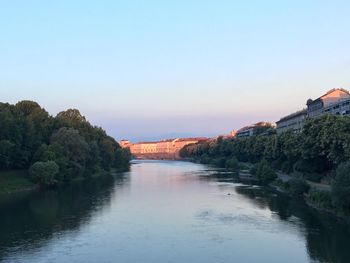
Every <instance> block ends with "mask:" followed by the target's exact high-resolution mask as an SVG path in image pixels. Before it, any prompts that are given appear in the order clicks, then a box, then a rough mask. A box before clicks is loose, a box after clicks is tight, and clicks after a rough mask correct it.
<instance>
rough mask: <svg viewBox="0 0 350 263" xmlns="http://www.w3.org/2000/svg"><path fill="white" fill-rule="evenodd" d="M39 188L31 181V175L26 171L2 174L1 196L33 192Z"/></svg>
mask: <svg viewBox="0 0 350 263" xmlns="http://www.w3.org/2000/svg"><path fill="white" fill-rule="evenodd" d="M37 188H38V185H36V184H34V183H33V182H32V181H31V180H30V179H29V174H28V172H27V171H26V170H12V171H1V172H0V195H3V194H12V193H17V192H25V191H32V190H35V189H37Z"/></svg>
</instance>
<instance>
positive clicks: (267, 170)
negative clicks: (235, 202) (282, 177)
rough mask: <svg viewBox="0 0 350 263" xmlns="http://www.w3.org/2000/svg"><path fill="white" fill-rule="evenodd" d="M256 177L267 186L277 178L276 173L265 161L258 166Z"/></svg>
mask: <svg viewBox="0 0 350 263" xmlns="http://www.w3.org/2000/svg"><path fill="white" fill-rule="evenodd" d="M256 175H257V177H258V179H259V180H260V181H261V182H262V183H263V184H268V183H270V182H272V181H273V180H275V179H276V178H277V175H276V173H275V172H274V171H273V170H272V168H271V167H270V165H269V164H268V162H267V161H266V160H265V159H263V160H262V161H260V163H259V164H258V166H257V170H256Z"/></svg>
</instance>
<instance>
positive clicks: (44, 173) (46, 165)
mask: <svg viewBox="0 0 350 263" xmlns="http://www.w3.org/2000/svg"><path fill="white" fill-rule="evenodd" d="M58 171H59V167H58V165H57V164H56V163H55V162H54V161H47V162H36V163H34V164H33V165H32V166H31V167H30V169H29V174H30V176H31V177H32V180H33V181H34V182H35V183H38V184H40V185H41V186H52V185H54V184H56V183H57V180H55V175H56V174H57V173H58Z"/></svg>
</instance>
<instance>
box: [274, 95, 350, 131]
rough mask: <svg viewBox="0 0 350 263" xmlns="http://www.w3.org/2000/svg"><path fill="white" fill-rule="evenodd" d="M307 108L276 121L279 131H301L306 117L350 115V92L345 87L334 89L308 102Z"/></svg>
mask: <svg viewBox="0 0 350 263" xmlns="http://www.w3.org/2000/svg"><path fill="white" fill-rule="evenodd" d="M306 105H307V109H303V110H301V111H298V112H295V113H292V114H290V115H287V116H285V117H283V118H281V119H280V120H279V121H277V122H276V124H277V133H282V132H285V131H287V130H292V131H294V132H300V131H301V129H302V128H303V125H304V122H305V119H306V118H307V117H308V118H316V117H319V116H322V115H325V114H332V115H350V93H349V92H348V91H347V90H345V89H332V90H330V91H328V92H327V93H325V94H324V95H322V96H321V97H319V98H317V99H315V100H312V99H309V100H308V101H307V102H306Z"/></svg>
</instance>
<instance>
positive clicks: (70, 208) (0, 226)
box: [0, 175, 128, 259]
mask: <svg viewBox="0 0 350 263" xmlns="http://www.w3.org/2000/svg"><path fill="white" fill-rule="evenodd" d="M127 178H128V177H125V176H123V175H118V176H116V177H115V178H113V177H112V176H105V177H101V178H96V179H95V178H94V179H88V180H85V181H82V182H77V183H72V184H70V185H67V186H64V187H61V188H59V189H57V190H54V191H42V192H33V193H29V194H26V195H22V196H19V195H18V196H12V197H9V198H8V199H9V200H1V202H0V259H1V258H2V257H3V256H4V254H5V253H6V250H7V249H13V248H21V249H23V248H24V249H32V248H35V247H40V246H42V245H43V242H45V241H48V240H50V238H51V237H52V236H53V235H54V234H55V233H60V232H62V231H73V230H79V228H80V227H81V226H83V225H84V224H85V223H88V222H89V220H90V219H91V217H92V216H93V215H94V213H98V212H101V211H102V210H103V208H104V207H106V206H108V205H109V204H110V202H111V196H112V194H113V191H114V185H118V186H119V187H120V185H122V184H123V183H124V182H125V180H127Z"/></svg>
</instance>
